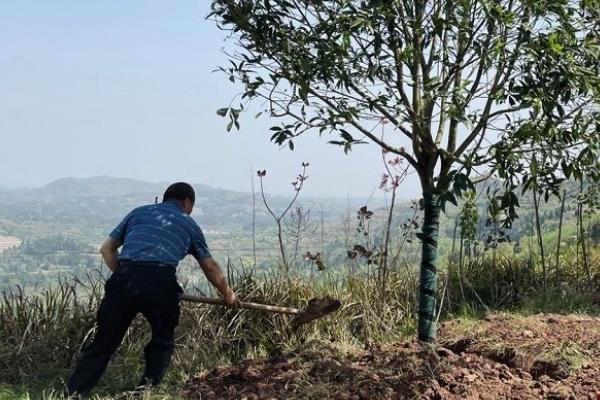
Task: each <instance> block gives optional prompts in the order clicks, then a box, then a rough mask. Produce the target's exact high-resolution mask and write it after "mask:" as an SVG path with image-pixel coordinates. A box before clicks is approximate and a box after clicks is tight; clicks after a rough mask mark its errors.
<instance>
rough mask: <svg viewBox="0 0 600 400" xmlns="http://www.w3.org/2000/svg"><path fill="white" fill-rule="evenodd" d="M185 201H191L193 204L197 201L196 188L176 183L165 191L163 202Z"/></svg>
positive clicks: (183, 183)
mask: <svg viewBox="0 0 600 400" xmlns="http://www.w3.org/2000/svg"><path fill="white" fill-rule="evenodd" d="M185 199H190V200H191V201H192V202H195V201H196V193H194V188H193V187H192V185H190V184H189V183H186V182H175V183H174V184H172V185H171V186H169V187H168V188H167V190H165V194H164V195H163V202H165V201H167V200H179V201H184V200H185Z"/></svg>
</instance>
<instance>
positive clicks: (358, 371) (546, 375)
mask: <svg viewBox="0 0 600 400" xmlns="http://www.w3.org/2000/svg"><path fill="white" fill-rule="evenodd" d="M598 360H600V318H595V317H590V316H583V315H568V316H565V315H558V314H539V315H535V316H529V317H523V316H513V315H508V314H492V315H489V316H487V317H486V318H485V319H483V320H477V321H473V320H460V319H459V320H452V321H448V322H446V323H444V324H443V325H442V326H441V328H440V332H439V337H438V344H437V345H436V346H424V345H420V344H418V343H417V342H402V343H394V344H387V345H369V346H366V348H365V349H362V350H360V351H356V350H355V351H343V350H341V349H340V348H338V347H335V346H334V345H331V344H325V343H323V342H315V343H312V344H310V343H309V344H306V346H304V347H303V350H302V351H299V352H297V353H289V354H287V355H285V356H283V357H280V358H276V359H268V360H246V361H244V362H241V363H239V364H237V365H235V366H232V367H220V368H216V369H213V370H211V371H207V372H205V373H203V374H202V375H200V376H198V377H195V378H193V379H191V380H189V382H188V383H187V384H186V386H185V388H184V389H183V391H182V395H183V397H184V398H187V399H203V400H213V399H253V400H258V399H340V400H342V399H352V400H363V399H440V400H441V399H489V400H493V399H590V400H600V363H599V362H598Z"/></svg>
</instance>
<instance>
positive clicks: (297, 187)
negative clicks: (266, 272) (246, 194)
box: [256, 162, 309, 275]
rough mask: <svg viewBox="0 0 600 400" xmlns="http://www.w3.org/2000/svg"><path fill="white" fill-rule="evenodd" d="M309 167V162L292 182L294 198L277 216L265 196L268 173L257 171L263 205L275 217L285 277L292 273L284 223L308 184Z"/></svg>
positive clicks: (303, 165)
mask: <svg viewBox="0 0 600 400" xmlns="http://www.w3.org/2000/svg"><path fill="white" fill-rule="evenodd" d="M308 165H309V164H308V163H307V162H303V163H302V172H301V173H299V174H298V175H297V176H296V179H295V180H294V181H293V182H292V186H293V187H294V197H292V200H290V202H289V203H288V205H287V207H286V208H285V209H284V210H283V211H282V212H281V213H280V214H279V215H276V214H275V212H274V211H273V209H272V208H271V206H269V203H268V202H267V198H266V196H265V189H264V185H263V179H264V177H265V176H266V175H267V171H266V170H264V169H263V170H259V171H256V175H258V178H259V179H260V194H261V197H262V199H263V203H264V205H265V207H266V208H267V211H268V212H269V214H271V217H273V220H274V221H275V224H276V225H277V242H278V243H279V252H280V254H281V267H282V271H283V272H284V274H285V275H288V273H289V272H290V264H289V263H288V260H287V257H286V254H285V245H284V243H283V226H282V221H283V220H284V218H285V216H286V214H287V213H288V211H290V208H292V206H293V205H294V203H295V202H296V200H297V199H298V195H299V194H300V191H301V190H302V188H303V187H304V182H306V180H307V179H308V176H307V175H306V168H307V167H308Z"/></svg>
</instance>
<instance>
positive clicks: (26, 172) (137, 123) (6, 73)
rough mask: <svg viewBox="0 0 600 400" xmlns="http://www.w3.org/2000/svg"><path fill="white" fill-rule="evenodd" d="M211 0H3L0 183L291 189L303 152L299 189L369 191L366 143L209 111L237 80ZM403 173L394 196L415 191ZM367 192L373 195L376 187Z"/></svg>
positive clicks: (374, 163) (224, 101)
mask: <svg viewBox="0 0 600 400" xmlns="http://www.w3.org/2000/svg"><path fill="white" fill-rule="evenodd" d="M209 8H210V1H209V0H197V1H164V0H160V1H159V0H144V1H141V0H127V1H117V0H94V1H82V0H79V1H73V0H71V1H66V0H52V1H48V0H37V1H29V0H2V1H1V2H0V170H1V171H2V172H1V173H0V186H9V187H32V186H41V185H44V184H46V183H49V182H51V181H53V180H55V179H59V178H62V177H70V176H75V177H90V176H100V175H108V176H118V177H130V178H135V179H139V180H144V181H151V182H163V181H178V180H184V181H190V182H194V183H205V184H208V185H211V186H216V187H221V188H224V189H231V190H241V191H249V190H250V187H251V186H250V185H251V184H250V175H251V173H252V172H251V171H254V170H258V169H266V170H267V177H266V180H265V189H266V190H267V191H268V192H272V193H279V194H282V193H288V192H290V191H291V190H292V186H291V184H290V183H291V182H292V180H293V178H294V176H295V175H296V174H297V173H298V172H299V170H300V164H301V163H302V162H304V161H306V162H309V163H310V167H309V170H308V175H309V180H308V181H307V182H306V186H305V193H306V194H307V195H311V196H321V197H329V196H335V197H346V196H351V197H368V196H370V195H371V194H372V193H373V191H374V190H375V189H376V188H377V187H378V185H379V180H380V177H381V174H382V173H383V171H384V168H383V164H382V160H381V152H380V150H379V148H378V147H377V146H375V145H362V146H357V147H355V148H354V150H353V151H352V152H351V153H350V154H349V155H344V153H343V151H342V150H341V149H340V148H339V147H336V146H333V145H329V144H327V140H333V139H335V138H334V137H330V138H319V137H318V135H316V133H315V134H310V135H306V136H303V137H301V138H300V139H299V140H297V141H295V144H296V148H295V150H294V151H293V152H292V151H290V150H288V149H287V147H286V148H279V147H278V146H277V145H275V144H273V143H271V142H269V137H270V133H269V131H268V129H269V127H271V126H273V125H275V124H276V123H277V121H274V120H269V119H268V118H265V117H262V118H259V119H258V120H255V119H254V113H251V114H247V115H245V116H243V118H242V121H241V123H242V126H241V130H240V132H233V133H227V132H226V129H225V127H226V123H227V121H226V120H225V119H223V118H221V117H219V116H217V115H216V113H215V111H216V110H217V109H219V108H221V107H224V106H227V105H228V104H229V102H230V100H231V99H232V97H233V96H234V95H235V94H236V93H238V91H239V89H240V87H236V86H235V85H233V84H231V83H230V82H229V81H228V80H227V77H226V76H224V75H223V74H221V73H218V72H212V71H214V70H215V69H216V68H217V67H218V66H220V65H226V63H227V58H226V56H225V55H224V54H223V52H222V49H223V48H227V49H231V48H232V43H231V42H230V41H228V40H226V34H225V33H224V32H222V31H219V30H218V29H217V27H216V26H215V24H214V22H213V21H209V20H206V19H205V17H206V15H207V14H208V12H209ZM418 193H419V188H418V183H417V180H416V177H415V176H414V175H413V176H410V177H409V178H408V179H407V181H406V182H405V183H404V184H403V186H402V187H401V190H400V197H402V198H411V197H418V196H419V194H418ZM375 196H377V197H381V196H382V193H381V192H380V191H379V190H375Z"/></svg>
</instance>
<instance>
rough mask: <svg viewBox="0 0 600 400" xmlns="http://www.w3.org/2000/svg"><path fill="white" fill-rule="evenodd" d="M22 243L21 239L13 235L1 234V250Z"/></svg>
mask: <svg viewBox="0 0 600 400" xmlns="http://www.w3.org/2000/svg"><path fill="white" fill-rule="evenodd" d="M20 244H21V240H20V239H18V238H16V237H12V236H0V252H2V251H4V250H6V249H9V248H11V247H16V246H19V245H20Z"/></svg>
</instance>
